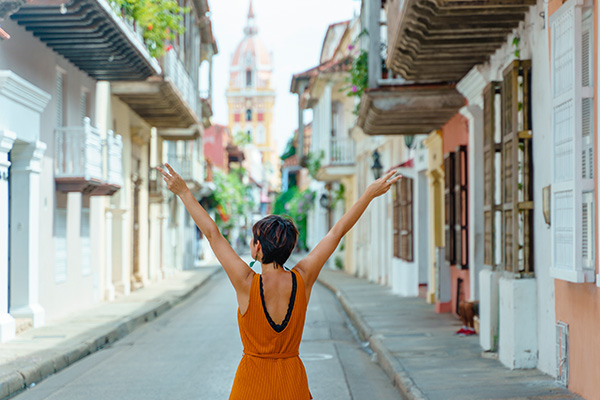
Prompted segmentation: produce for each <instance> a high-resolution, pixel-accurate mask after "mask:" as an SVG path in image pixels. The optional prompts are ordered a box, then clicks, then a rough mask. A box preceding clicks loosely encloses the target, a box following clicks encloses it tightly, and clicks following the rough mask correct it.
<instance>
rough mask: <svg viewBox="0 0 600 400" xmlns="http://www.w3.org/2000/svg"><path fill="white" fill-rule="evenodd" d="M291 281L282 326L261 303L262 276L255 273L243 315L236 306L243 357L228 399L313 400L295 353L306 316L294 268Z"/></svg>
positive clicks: (302, 292) (303, 297)
mask: <svg viewBox="0 0 600 400" xmlns="http://www.w3.org/2000/svg"><path fill="white" fill-rule="evenodd" d="M292 284H293V285H292V295H291V297H290V302H289V305H288V310H287V314H286V317H285V319H284V321H283V322H282V324H281V325H276V324H275V323H274V322H273V321H272V320H271V317H270V316H269V314H268V312H267V308H266V306H265V303H264V296H263V295H262V277H261V275H260V274H256V275H254V278H253V279H252V286H251V287H250V300H249V303H248V309H247V310H246V313H245V314H244V315H242V314H241V313H240V310H239V308H238V316H237V317H238V325H239V328H240V336H241V338H242V344H243V345H244V356H243V357H242V361H240V365H239V366H238V369H237V373H236V374H235V379H234V381H233V387H232V389H231V395H230V396H229V400H309V399H312V396H311V394H310V391H309V390H308V379H307V377H306V371H305V369H304V364H302V361H301V360H300V357H299V356H298V349H299V347H300V340H301V339H302V331H303V330H304V319H305V317H306V306H307V303H306V290H305V289H304V281H303V280H302V277H301V276H300V274H299V273H298V272H296V271H295V270H292ZM278 331H279V332H278Z"/></svg>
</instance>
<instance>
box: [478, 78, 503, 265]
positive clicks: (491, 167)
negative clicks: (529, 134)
mask: <svg viewBox="0 0 600 400" xmlns="http://www.w3.org/2000/svg"><path fill="white" fill-rule="evenodd" d="M499 97H500V82H495V81H494V82H490V84H489V85H488V86H487V87H486V88H485V90H484V91H483V162H484V164H483V168H484V170H483V180H484V182H483V218H484V222H483V225H484V256H483V257H484V263H485V264H486V265H489V266H491V267H492V268H493V269H495V267H496V266H498V265H499V264H501V262H502V261H501V258H502V257H501V247H500V243H501V242H502V237H501V233H502V222H501V221H502V220H501V218H502V207H501V204H500V201H499V199H498V197H499V196H498V194H499V193H497V191H496V185H497V184H498V183H499V181H500V168H497V165H498V166H499V165H500V162H501V147H500V146H499V143H500V142H501V137H500V134H499V131H500V129H498V128H499V123H500V120H501V118H500V113H499V105H500V101H499V99H498V98H499Z"/></svg>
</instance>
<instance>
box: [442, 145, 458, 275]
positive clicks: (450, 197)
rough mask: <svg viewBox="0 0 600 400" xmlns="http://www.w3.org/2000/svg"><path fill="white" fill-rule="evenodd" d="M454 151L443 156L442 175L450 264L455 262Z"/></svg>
mask: <svg viewBox="0 0 600 400" xmlns="http://www.w3.org/2000/svg"><path fill="white" fill-rule="evenodd" d="M454 158H455V155H454V153H448V154H447V155H446V156H445V157H444V177H445V187H444V206H445V213H444V219H445V222H446V223H445V227H444V229H445V231H446V242H445V247H446V252H445V253H446V261H448V262H449V263H450V265H454V264H456V251H455V250H456V229H455V226H456V219H455V210H456V207H455V205H454V201H455V196H454V189H455V183H454V179H455V173H454V165H455V162H454Z"/></svg>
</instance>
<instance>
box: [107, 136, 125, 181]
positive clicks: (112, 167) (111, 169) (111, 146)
mask: <svg viewBox="0 0 600 400" xmlns="http://www.w3.org/2000/svg"><path fill="white" fill-rule="evenodd" d="M106 147H107V153H108V157H107V158H108V171H107V175H108V177H107V178H108V183H109V184H111V185H114V186H118V187H121V186H123V163H122V161H121V154H122V153H123V139H122V138H121V136H120V135H115V134H114V132H113V131H108V137H107V138H106Z"/></svg>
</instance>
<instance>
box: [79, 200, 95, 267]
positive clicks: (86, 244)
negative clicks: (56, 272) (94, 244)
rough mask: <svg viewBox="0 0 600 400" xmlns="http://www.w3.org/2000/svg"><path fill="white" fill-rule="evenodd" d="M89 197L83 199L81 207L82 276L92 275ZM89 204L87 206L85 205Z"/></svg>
mask: <svg viewBox="0 0 600 400" xmlns="http://www.w3.org/2000/svg"><path fill="white" fill-rule="evenodd" d="M89 201H90V200H89V197H87V196H85V197H84V198H83V202H84V203H83V204H82V205H81V227H80V236H81V275H83V276H88V275H91V273H92V265H91V261H92V252H91V241H90V205H89ZM85 203H87V204H85Z"/></svg>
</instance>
